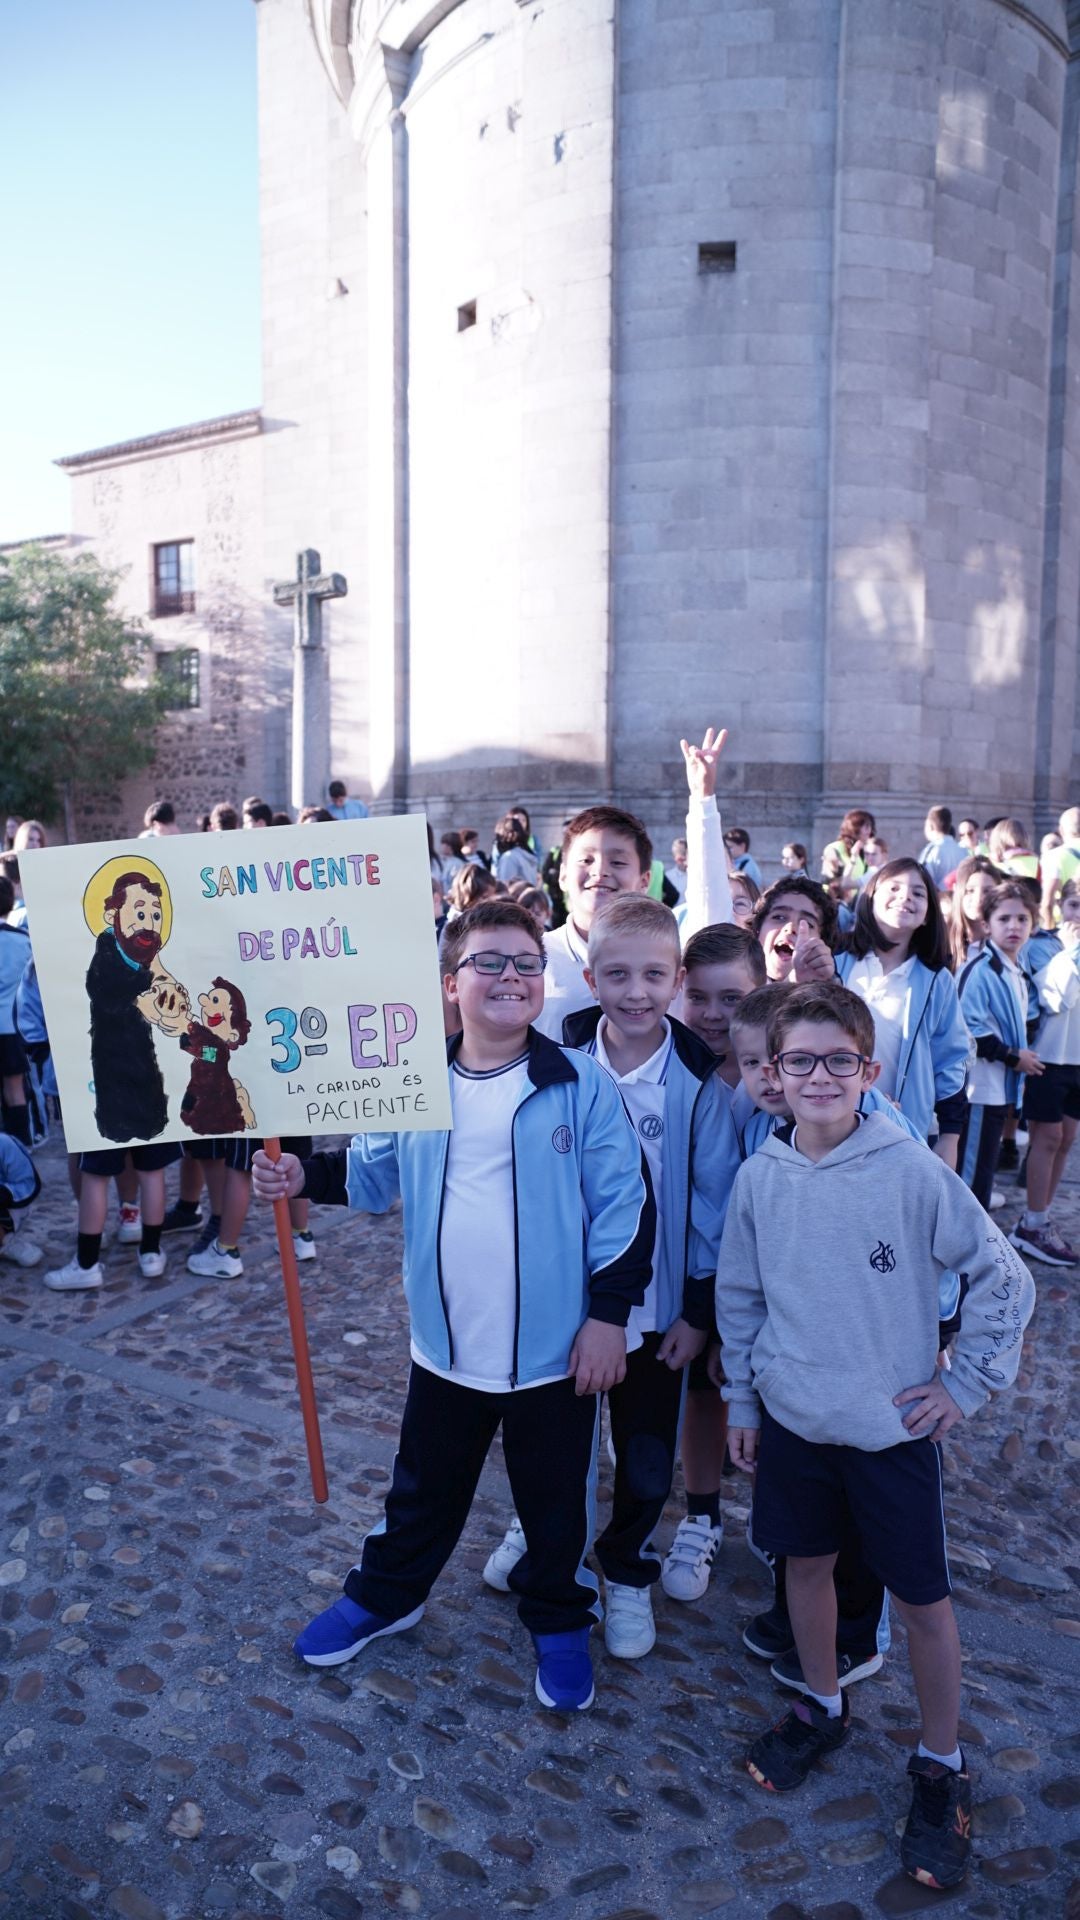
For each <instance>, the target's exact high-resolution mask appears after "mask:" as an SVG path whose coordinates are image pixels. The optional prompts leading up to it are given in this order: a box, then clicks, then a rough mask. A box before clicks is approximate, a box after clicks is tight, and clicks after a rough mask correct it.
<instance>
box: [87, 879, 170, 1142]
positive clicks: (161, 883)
mask: <svg viewBox="0 0 1080 1920" xmlns="http://www.w3.org/2000/svg"><path fill="white" fill-rule="evenodd" d="M82 906H83V916H84V918H85V920H86V924H87V926H88V927H89V929H90V932H91V933H92V934H93V935H94V936H95V940H94V957H93V959H92V960H91V962H90V965H89V968H88V969H87V974H86V992H87V997H88V999H89V1001H90V1065H91V1071H92V1076H93V1091H94V1118H95V1121H96V1123H97V1129H98V1132H99V1133H100V1134H101V1135H102V1136H103V1138H104V1139H106V1140H119V1141H127V1140H152V1139H153V1138H154V1137H155V1135H157V1134H159V1133H160V1132H161V1131H162V1129H163V1128H164V1127H165V1125H166V1123H167V1121H168V1117H169V1109H168V1101H167V1098H166V1094H165V1083H164V1080H163V1079H162V1075H161V1068H160V1067H159V1065H158V1061H157V1054H156V1052H155V1050H154V1029H155V1028H156V1029H157V1030H158V1031H159V1032H161V1033H163V1034H167V1035H169V1036H170V1037H175V1036H176V1035H177V1034H179V1033H181V1032H182V1031H183V1030H184V1028H186V1027H187V1025H188V1023H189V1021H190V1018H191V1003H190V1001H189V998H188V995H187V992H186V990H185V989H184V988H183V987H182V986H180V984H179V983H178V981H176V980H174V979H173V977H172V975H171V974H170V973H169V972H168V971H167V969H166V968H165V966H164V964H163V962H162V959H161V949H162V947H163V946H164V945H165V942H166V941H167V940H168V938H169V934H170V932H171V930H172V901H171V899H170V896H169V889H168V886H167V884H166V881H165V876H164V874H163V873H162V872H161V870H160V868H159V867H156V866H155V865H154V864H153V862H152V861H148V860H141V859H140V858H139V857H138V856H137V855H136V856H134V857H133V856H132V855H130V854H128V855H120V856H119V857H117V858H114V859H112V860H107V861H106V862H105V864H104V866H102V867H99V868H98V870H97V872H96V873H95V874H93V875H92V877H91V879H90V880H89V881H88V883H87V886H86V889H85V892H84V893H83V902H82Z"/></svg>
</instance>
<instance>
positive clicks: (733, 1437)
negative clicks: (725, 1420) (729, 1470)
mask: <svg viewBox="0 0 1080 1920" xmlns="http://www.w3.org/2000/svg"><path fill="white" fill-rule="evenodd" d="M759 1431H760V1429H759V1428H758V1427H729V1428H728V1430H727V1446H728V1452H729V1453H730V1455H731V1464H732V1466H733V1467H738V1468H739V1469H740V1470H741V1471H742V1472H743V1473H753V1471H754V1468H755V1466H756V1465H757V1449H758V1433H759Z"/></svg>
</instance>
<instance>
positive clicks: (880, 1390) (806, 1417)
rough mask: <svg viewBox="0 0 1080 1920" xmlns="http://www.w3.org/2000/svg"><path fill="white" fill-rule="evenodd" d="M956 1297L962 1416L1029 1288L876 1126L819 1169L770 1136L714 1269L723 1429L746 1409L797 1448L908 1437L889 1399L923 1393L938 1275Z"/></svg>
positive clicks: (868, 1447)
mask: <svg viewBox="0 0 1080 1920" xmlns="http://www.w3.org/2000/svg"><path fill="white" fill-rule="evenodd" d="M949 1269H954V1270H955V1271H956V1272H958V1273H960V1274H963V1275H965V1276H966V1278H967V1281H968V1293H967V1296H966V1298H965V1300H964V1303H963V1307H962V1309H961V1324H960V1332H959V1333H958V1334H957V1336H956V1340H955V1342H954V1345H953V1348H952V1352H951V1356H950V1357H951V1360H952V1371H951V1373H945V1374H943V1375H942V1380H943V1381H944V1384H945V1386H946V1388H947V1389H948V1391H949V1393H950V1394H951V1395H952V1397H953V1399H954V1400H955V1401H956V1404H957V1406H958V1407H959V1408H960V1410H961V1412H962V1413H964V1414H971V1413H974V1412H975V1409H976V1408H977V1407H981V1406H982V1405H983V1404H984V1402H985V1401H986V1400H987V1399H988V1398H989V1396H990V1394H991V1393H994V1392H998V1391H1000V1389H1001V1388H1002V1387H1007V1386H1009V1385H1011V1383H1012V1381H1013V1380H1014V1379H1015V1378H1016V1370H1017V1367H1018V1365H1019V1363H1020V1349H1021V1344H1022V1338H1023V1332H1024V1328H1025V1327H1026V1325H1027V1323H1028V1321H1029V1319H1030V1318H1031V1312H1032V1308H1033V1307H1034V1304H1035V1286H1034V1282H1033V1281H1032V1278H1031V1275H1030V1274H1029V1272H1028V1270H1027V1268H1026V1267H1025V1266H1024V1264H1023V1262H1022V1260H1020V1258H1019V1256H1018V1255H1017V1254H1016V1253H1015V1252H1014V1251H1013V1249H1012V1247H1011V1246H1010V1245H1009V1242H1008V1241H1007V1240H1006V1239H1005V1237H1004V1235H1003V1234H1001V1233H999V1232H998V1229H997V1227H995V1225H994V1223H993V1221H992V1220H991V1219H989V1217H988V1216H987V1214H985V1213H984V1212H983V1209H982V1207H981V1206H980V1205H979V1202H978V1201H977V1200H976V1198H975V1196H974V1194H973V1193H972V1192H971V1190H970V1188H968V1187H966V1186H965V1185H964V1183H963V1181H962V1180H960V1179H958V1178H957V1176H956V1174H955V1173H952V1172H950V1170H949V1168H948V1167H947V1166H946V1165H945V1163H944V1161H942V1160H939V1159H938V1157H937V1155H936V1154H932V1153H927V1151H926V1148H925V1146H923V1145H922V1144H921V1143H920V1142H917V1141H915V1140H911V1139H909V1138H908V1136H907V1135H906V1134H905V1133H902V1132H901V1131H900V1129H899V1128H898V1127H896V1126H894V1125H893V1123H892V1121H891V1120H889V1119H888V1118H887V1117H886V1116H885V1115H884V1114H881V1113H871V1114H868V1115H867V1116H866V1117H865V1118H864V1119H863V1120H861V1121H860V1123H859V1126H858V1127H857V1128H856V1130H855V1132H854V1133H852V1134H850V1135H849V1137H848V1138H847V1139H846V1140H844V1141H842V1142H841V1144H840V1145H839V1146H838V1147H836V1148H834V1150H833V1152H832V1153H830V1154H828V1155H827V1156H826V1158H825V1159H824V1160H819V1161H816V1162H815V1161H813V1160H808V1159H806V1157H805V1155H804V1154H801V1153H799V1152H798V1150H797V1149H796V1148H795V1147H792V1146H790V1145H789V1144H788V1143H787V1142H786V1141H785V1140H784V1139H782V1138H781V1137H780V1136H779V1135H777V1134H773V1135H772V1136H771V1137H770V1138H769V1139H768V1140H766V1141H765V1142H764V1143H763V1145H762V1146H760V1147H759V1148H758V1151H757V1152H756V1153H755V1154H753V1155H752V1156H751V1158H750V1159H749V1160H747V1161H746V1162H745V1163H744V1165H743V1166H742V1167H740V1169H739V1172H738V1174H737V1175H736V1178H735V1184H734V1186H733V1188H732V1191H731V1199H730V1201H729V1203H728V1212H727V1223H726V1225H725V1228H724V1238H723V1241H722V1243H721V1247H720V1259H719V1264H718V1266H717V1270H716V1322H717V1326H718V1327H719V1329H720V1337H721V1340H722V1342H723V1365H724V1375H725V1378H726V1381H727V1385H726V1386H725V1388H724V1397H725V1399H726V1400H727V1401H728V1403H729V1410H730V1417H731V1424H732V1426H739V1427H756V1426H758V1425H760V1421H761V1413H760V1406H759V1399H760V1400H761V1401H764V1404H765V1406H766V1407H767V1408H768V1410H769V1412H770V1414H771V1415H772V1417H773V1419H774V1420H778V1421H779V1422H780V1424H781V1425H782V1426H785V1427H788V1428H790V1429H791V1430H792V1432H794V1433H798V1434H801V1435H802V1437H803V1439H805V1440H813V1441H819V1442H823V1443H826V1442H828V1443H834V1444H837V1445H841V1446H850V1447H860V1448H861V1449H862V1450H863V1451H864V1452H866V1453H877V1452H880V1450H881V1449H882V1448H883V1447H893V1446H896V1445H897V1443H898V1442H900V1441H903V1440H910V1439H911V1438H912V1435H911V1434H910V1433H908V1432H907V1430H906V1428H905V1427H904V1425H903V1421H902V1418H901V1415H902V1414H903V1413H906V1412H907V1411H908V1409H907V1408H906V1407H904V1408H900V1407H894V1406H893V1404H892V1400H893V1395H894V1394H895V1393H899V1392H900V1391H901V1389H902V1388H904V1387H915V1386H921V1385H923V1384H924V1383H925V1382H927V1381H930V1380H933V1378H934V1374H935V1366H936V1358H937V1350H938V1276H939V1274H941V1273H944V1272H946V1271H948V1270H949Z"/></svg>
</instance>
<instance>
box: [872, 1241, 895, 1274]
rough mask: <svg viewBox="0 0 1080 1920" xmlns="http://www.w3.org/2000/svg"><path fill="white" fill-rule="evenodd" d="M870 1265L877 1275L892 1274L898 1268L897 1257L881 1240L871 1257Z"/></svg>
mask: <svg viewBox="0 0 1080 1920" xmlns="http://www.w3.org/2000/svg"><path fill="white" fill-rule="evenodd" d="M870 1265H871V1266H872V1267H873V1269H874V1272H875V1273H892V1271H893V1269H894V1267H895V1266H896V1255H895V1253H894V1252H893V1250H892V1248H891V1247H890V1246H887V1245H886V1243H885V1241H884V1240H879V1241H878V1243H877V1246H876V1247H875V1248H874V1251H873V1253H872V1254H871V1255H870Z"/></svg>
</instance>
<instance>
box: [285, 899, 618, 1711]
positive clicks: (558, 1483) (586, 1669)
mask: <svg viewBox="0 0 1080 1920" xmlns="http://www.w3.org/2000/svg"><path fill="white" fill-rule="evenodd" d="M442 965H443V971H444V985H445V988H446V993H447V996H448V998H449V999H450V1000H451V1002H453V1003H454V1004H456V1006H457V1007H458V1009H459V1011H460V1014H461V1024H462V1031H461V1033H460V1034H455V1035H453V1036H452V1038H451V1039H450V1040H449V1042H448V1047H447V1051H448V1055H449V1065H450V1091H451V1102H452V1108H453V1120H454V1125H453V1131H452V1132H430V1133H398V1134H365V1135H360V1136H357V1138H356V1139H354V1141H353V1142H352V1145H351V1146H350V1147H349V1148H348V1149H347V1150H343V1151H341V1152H338V1153H324V1154H315V1155H314V1156H313V1158H311V1159H309V1160H305V1161H303V1162H301V1161H300V1160H297V1159H296V1158H294V1156H292V1155H291V1154H282V1156H281V1159H280V1161H279V1162H278V1163H277V1164H276V1165H275V1164H274V1163H273V1162H271V1161H270V1160H269V1159H267V1157H266V1155H265V1154H262V1153H258V1154H256V1156H255V1160H254V1165H253V1168H252V1180H253V1184H254V1187H255V1191H256V1193H257V1194H258V1196H259V1198H260V1199H263V1200H276V1199H280V1198H281V1197H282V1196H284V1195H287V1196H288V1197H289V1198H290V1199H292V1198H295V1197H296V1196H297V1195H299V1194H301V1193H304V1194H306V1195H307V1196H308V1197H309V1198H310V1199H312V1200H315V1201H322V1202H329V1203H331V1204H334V1203H336V1204H338V1205H348V1206H351V1207H354V1208H357V1209H359V1210H361V1211H364V1212H368V1213H384V1212H385V1211H386V1210H387V1208H388V1207H389V1206H390V1205H391V1204H392V1203H393V1201H394V1200H395V1199H396V1198H397V1196H398V1195H399V1194H400V1195H401V1198H402V1202H403V1207H404V1220H405V1263H404V1285H405V1294H406V1298H407V1300H408V1303H409V1318H410V1325H411V1334H412V1360H413V1366H412V1371H411V1373H410V1376H409V1389H408V1395H407V1398H406V1403H405V1411H404V1415H403V1417H402V1426H401V1439H400V1441H399V1443H398V1454H397V1458H396V1460H395V1463H394V1477H393V1481H392V1484H391V1487H390V1492H389V1494H388V1495H387V1500H386V1514H385V1519H384V1521H383V1523H382V1525H381V1526H380V1527H378V1528H377V1529H376V1530H375V1531H374V1532H372V1533H370V1534H369V1535H368V1537H367V1539H366V1540H365V1542H364V1550H363V1554H362V1556H361V1560H360V1563H359V1565H358V1566H355V1567H354V1568H353V1569H352V1571H351V1572H350V1573H349V1575H348V1577H347V1579H346V1581H345V1592H344V1595H343V1596H342V1598H341V1599H340V1600H338V1601H337V1602H336V1604H335V1605H334V1606H332V1607H330V1608H328V1609H327V1610H326V1612H325V1613H322V1614H320V1615H319V1616H318V1617H317V1618H316V1619H315V1620H313V1621H312V1622H311V1623H310V1625H309V1626H307V1627H306V1628H305V1629H304V1631H303V1632H302V1633H301V1634H300V1635H299V1637H298V1639H297V1641H296V1643H295V1650H296V1652H297V1653H298V1654H299V1656H300V1658H301V1659H302V1660H304V1661H306V1662H307V1664H308V1665H309V1666H315V1667H327V1666H337V1665H339V1664H340V1663H341V1662H342V1661H344V1660H350V1659H352V1657H353V1655H354V1654H357V1653H359V1652H360V1650H361V1648H362V1647H365V1646H367V1644H368V1642H369V1641H371V1640H375V1639H378V1638H379V1636H380V1635H383V1634H388V1633H401V1632H403V1631H404V1630H405V1629H406V1628H407V1627H411V1626H413V1625H414V1624H415V1622H416V1621H417V1620H419V1618H420V1616H421V1614H422V1613H423V1611H424V1602H425V1600H426V1599H427V1596H428V1593H429V1592H430V1590H431V1588H432V1586H433V1585H434V1583H435V1581H436V1579H437V1578H438V1576H439V1574H440V1572H441V1571H442V1569H443V1567H444V1566H445V1564H446V1562H447V1560H448V1559H449V1558H450V1555H451V1553H452V1552H453V1550H454V1547H455V1546H456V1545H457V1542H458V1539H459V1537H460V1535H461V1532H462V1529H463V1527H464V1525H465V1522H466V1520H467V1518H468V1514H469V1509H470V1507H471V1505H472V1501H473V1495H474V1494H475V1492H476V1487H477V1483H478V1481H479V1478H480V1474H481V1472H482V1470H483V1466H484V1461H485V1459H486V1458H487V1454H488V1450H489V1448H490V1446H491V1443H492V1441H493V1440H494V1438H495V1435H496V1433H497V1432H498V1430H499V1427H500V1426H501V1427H502V1440H503V1455H504V1458H505V1461H506V1470H507V1474H508V1476H509V1480H510V1486H511V1490H512V1492H513V1495H514V1502H515V1506H516V1508H517V1511H518V1513H519V1514H520V1515H521V1518H522V1522H523V1525H524V1528H525V1532H526V1535H527V1537H528V1542H529V1546H528V1550H527V1551H526V1552H525V1553H524V1555H523V1556H522V1558H521V1559H520V1560H519V1562H518V1563H517V1565H516V1566H515V1567H514V1569H513V1572H512V1574H511V1576H510V1585H511V1586H512V1588H513V1590H514V1592H515V1593H516V1594H517V1596H518V1601H519V1606H518V1611H519V1614H520V1617H521V1620H522V1623H523V1624H524V1626H526V1627H527V1628H528V1630H529V1632H530V1633H531V1635H532V1637H533V1642H534V1645H535V1648H536V1654H537V1663H538V1664H537V1674H536V1693H537V1697H538V1699H539V1700H540V1701H541V1703H542V1705H544V1706H545V1707H555V1708H559V1709H560V1710H563V1711H568V1710H570V1711H572V1710H574V1709H577V1708H584V1707H588V1706H591V1704H592V1699H593V1685H592V1665H591V1662H590V1659H589V1651H588V1645H589V1633H590V1630H591V1627H592V1625H593V1623H594V1622H595V1621H597V1620H599V1618H600V1604H599V1598H598V1586H597V1580H596V1576H595V1574H593V1573H592V1572H590V1571H589V1569H588V1568H587V1567H586V1566H585V1555H586V1553H587V1552H588V1550H589V1547H590V1546H591V1544H592V1535H593V1523H594V1518H595V1485H596V1438H597V1430H598V1422H599V1400H598V1398H597V1396H598V1394H600V1393H602V1392H605V1391H606V1390H607V1388H609V1387H612V1386H614V1385H615V1384H616V1382H617V1381H619V1380H621V1379H622V1378H623V1375H624V1373H625V1371H626V1332H625V1328H626V1324H627V1320H628V1319H629V1315H630V1309H631V1307H632V1306H635V1305H637V1304H639V1303H640V1302H641V1300H642V1299H643V1298H644V1295H645V1288H646V1286H647V1284H648V1280H649V1274H650V1271H651V1259H652V1248H653V1238H654V1229H655V1209H654V1206H653V1203H652V1198H651V1195H650V1193H649V1191H648V1188H647V1185H646V1180H645V1177H644V1175H643V1173H642V1162H641V1155H640V1152H639V1149H638V1144H637V1140H636V1136H635V1134H634V1131H633V1128H632V1127H631V1125H630V1122H629V1120H628V1118H627V1115H626V1110H625V1108H624V1107H623V1104H622V1101H621V1100H620V1098H619V1094H618V1091H617V1089H616V1088H615V1086H614V1085H613V1084H612V1082H611V1080H610V1079H609V1078H608V1076H607V1074H606V1073H605V1072H604V1070H603V1068H602V1067H600V1066H598V1065H597V1063H596V1062H595V1061H594V1060H589V1059H587V1058H586V1057H585V1056H584V1055H580V1054H573V1055H571V1054H568V1053H565V1052H564V1051H563V1049H562V1048H561V1047H558V1046H556V1045H555V1044H554V1043H553V1042H552V1041H550V1040H548V1039H547V1038H546V1037H545V1036H544V1035H543V1034H540V1033H538V1032H537V1031H536V1027H535V1022H536V1017H537V1015H538V1014H539V1012H540V1010H541V1008H542V1006H543V1001H544V966H545V960H544V953H543V947H542V942H541V934H540V930H539V928H538V927H537V924H536V921H535V920H534V919H533V917H532V915H531V914H529V913H527V912H526V911H525V910H524V908H522V907H518V906H516V905H515V904H514V903H513V902H511V901H506V900H495V901H490V902H481V904H480V905H479V906H477V907H473V908H472V909H471V910H470V911H469V912H468V913H464V914H462V915H461V916H460V917H459V918H458V919H457V920H454V921H452V922H451V923H450V925H449V926H448V927H447V929H446V933H445V936H444V939H443V953H442Z"/></svg>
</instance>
